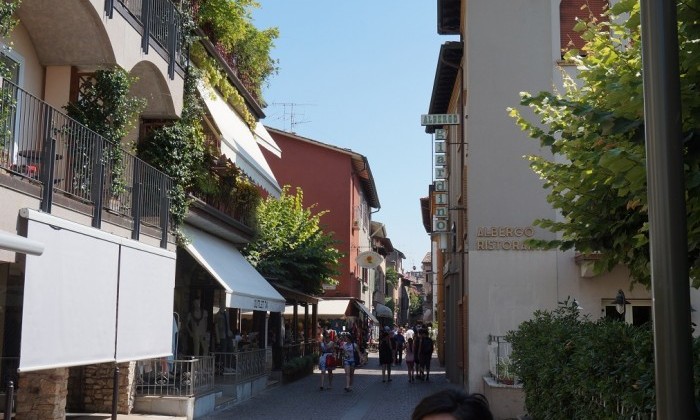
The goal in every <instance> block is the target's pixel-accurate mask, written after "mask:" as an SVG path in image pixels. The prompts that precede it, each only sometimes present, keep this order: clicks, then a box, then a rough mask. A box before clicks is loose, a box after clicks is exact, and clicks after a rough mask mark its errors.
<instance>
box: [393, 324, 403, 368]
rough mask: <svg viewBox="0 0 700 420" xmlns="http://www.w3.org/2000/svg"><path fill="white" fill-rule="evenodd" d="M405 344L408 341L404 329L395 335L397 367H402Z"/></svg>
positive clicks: (395, 361) (395, 360)
mask: <svg viewBox="0 0 700 420" xmlns="http://www.w3.org/2000/svg"><path fill="white" fill-rule="evenodd" d="M405 344H406V339H405V338H404V336H403V329H402V328H399V329H398V330H397V331H396V334H395V335H394V345H395V349H394V353H395V355H394V363H396V366H401V362H402V361H403V360H402V359H403V348H404V345H405Z"/></svg>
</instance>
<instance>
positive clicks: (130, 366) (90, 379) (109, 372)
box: [82, 362, 136, 414]
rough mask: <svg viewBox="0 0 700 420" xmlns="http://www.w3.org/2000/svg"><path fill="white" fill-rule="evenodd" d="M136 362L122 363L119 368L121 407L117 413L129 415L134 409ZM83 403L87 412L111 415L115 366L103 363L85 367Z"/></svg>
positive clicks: (119, 406)
mask: <svg viewBox="0 0 700 420" xmlns="http://www.w3.org/2000/svg"><path fill="white" fill-rule="evenodd" d="M135 365H136V364H135V362H126V363H120V364H119V365H118V366H119V403H118V404H119V405H118V408H117V411H118V412H119V413H122V414H129V413H131V410H132V409H133V408H134V394H135V388H134V371H135V369H134V367H135ZM83 380H84V383H83V402H82V405H83V407H84V409H85V411H87V412H97V413H111V412H112V389H113V386H112V385H113V383H114V364H113V363H102V364H98V365H89V366H85V368H84V372H83Z"/></svg>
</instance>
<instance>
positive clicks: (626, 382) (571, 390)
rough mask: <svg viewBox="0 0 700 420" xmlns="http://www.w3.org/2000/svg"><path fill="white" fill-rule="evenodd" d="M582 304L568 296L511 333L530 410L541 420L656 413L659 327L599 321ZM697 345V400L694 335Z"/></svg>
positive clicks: (699, 372)
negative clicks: (582, 312)
mask: <svg viewBox="0 0 700 420" xmlns="http://www.w3.org/2000/svg"><path fill="white" fill-rule="evenodd" d="M576 307H577V305H573V304H570V303H569V302H568V301H567V302H565V303H564V304H563V305H561V306H560V307H559V308H558V309H555V310H553V311H537V312H535V314H534V318H533V319H532V320H529V321H526V322H523V323H522V324H520V325H519V327H518V329H517V330H515V331H511V332H509V333H508V335H507V336H506V339H507V340H508V341H509V342H510V343H511V345H512V348H513V350H512V354H511V362H512V364H513V367H514V370H515V373H516V375H517V376H518V378H519V379H520V381H521V382H522V384H523V389H524V391H525V405H526V408H527V411H528V414H529V415H530V416H531V417H532V418H534V419H537V420H547V419H557V420H559V419H622V418H626V419H629V418H632V417H633V416H639V417H634V418H640V419H645V418H652V416H655V411H656V401H655V397H656V395H655V390H654V348H653V347H654V346H653V331H652V329H651V326H650V325H644V326H633V325H630V324H626V323H624V322H621V321H613V320H607V319H600V320H597V321H591V320H590V318H589V317H587V316H581V315H580V314H579V311H578V310H577V308H576ZM693 350H694V354H693V364H694V366H693V370H694V379H695V384H696V385H695V390H696V391H695V399H696V401H697V400H698V384H699V383H700V380H699V379H700V358H699V354H700V351H699V350H700V340H698V339H694V341H693Z"/></svg>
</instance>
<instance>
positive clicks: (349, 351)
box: [340, 334, 359, 392]
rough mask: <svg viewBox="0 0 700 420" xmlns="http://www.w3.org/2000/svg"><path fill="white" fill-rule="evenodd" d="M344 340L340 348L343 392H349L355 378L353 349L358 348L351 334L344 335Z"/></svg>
mask: <svg viewBox="0 0 700 420" xmlns="http://www.w3.org/2000/svg"><path fill="white" fill-rule="evenodd" d="M344 340H345V341H344V342H343V345H342V347H341V348H340V349H341V351H342V353H343V367H344V368H345V392H350V391H352V382H353V379H354V378H355V364H356V362H355V351H356V350H358V349H357V345H356V344H355V337H353V336H352V334H348V335H346V336H345V338H344ZM358 351H359V350H358Z"/></svg>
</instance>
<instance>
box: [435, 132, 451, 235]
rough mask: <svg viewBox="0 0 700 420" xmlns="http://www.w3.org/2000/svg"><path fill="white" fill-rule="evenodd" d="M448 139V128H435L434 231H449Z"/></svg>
mask: <svg viewBox="0 0 700 420" xmlns="http://www.w3.org/2000/svg"><path fill="white" fill-rule="evenodd" d="M446 140H447V130H445V129H443V128H438V129H437V130H435V140H434V145H435V147H434V153H435V155H434V164H435V183H434V189H433V190H434V193H433V206H434V207H433V208H434V211H433V217H434V219H433V232H447V230H448V228H447V225H448V222H447V202H448V199H449V195H448V193H447V180H446V178H447V171H446V167H447V155H446V154H445V152H446V149H445V142H446Z"/></svg>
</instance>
